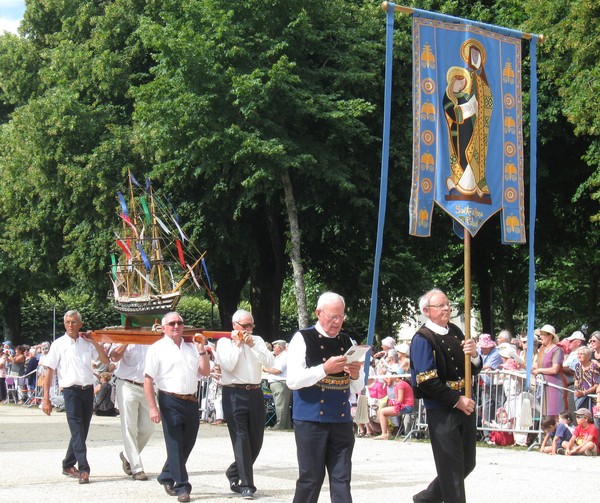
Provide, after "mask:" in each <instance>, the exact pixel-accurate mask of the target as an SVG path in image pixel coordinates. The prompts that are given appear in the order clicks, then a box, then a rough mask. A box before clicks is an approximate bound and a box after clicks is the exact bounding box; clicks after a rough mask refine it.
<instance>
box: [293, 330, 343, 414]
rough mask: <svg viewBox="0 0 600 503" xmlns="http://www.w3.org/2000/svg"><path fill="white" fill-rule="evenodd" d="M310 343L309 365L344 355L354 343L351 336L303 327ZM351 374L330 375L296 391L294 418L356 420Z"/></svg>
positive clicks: (307, 356) (308, 348)
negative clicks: (353, 418)
mask: <svg viewBox="0 0 600 503" xmlns="http://www.w3.org/2000/svg"><path fill="white" fill-rule="evenodd" d="M300 333H301V334H302V337H303V338H304V342H305V344H306V366H307V367H314V366H316V365H320V364H323V363H325V362H326V361H327V360H328V359H329V358H330V357H332V356H340V355H343V354H344V353H345V352H346V351H347V350H348V349H349V348H350V346H352V340H351V339H350V337H349V336H348V335H347V334H345V333H343V332H340V333H339V334H338V335H337V337H324V336H323V335H321V334H320V333H319V332H318V331H317V330H316V329H315V328H314V327H311V328H307V329H304V330H300ZM349 395H350V376H349V375H348V374H346V373H345V372H340V373H339V374H335V375H327V376H325V377H324V378H323V379H321V380H320V381H319V382H318V383H316V384H315V385H313V386H309V387H307V388H302V389H299V390H295V391H294V401H293V418H294V419H297V420H300V421H315V422H320V423H348V422H352V416H351V415H350V402H349V401H348V397H349Z"/></svg>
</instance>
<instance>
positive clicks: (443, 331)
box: [425, 320, 448, 335]
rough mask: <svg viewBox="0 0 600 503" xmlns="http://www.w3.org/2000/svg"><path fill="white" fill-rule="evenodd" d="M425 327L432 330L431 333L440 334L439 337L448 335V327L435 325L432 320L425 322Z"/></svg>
mask: <svg viewBox="0 0 600 503" xmlns="http://www.w3.org/2000/svg"><path fill="white" fill-rule="evenodd" d="M425 326H426V327H427V328H428V329H429V330H431V331H433V332H435V333H436V334H439V335H446V334H447V333H448V327H440V326H439V325H438V324H437V323H434V322H433V321H431V320H427V321H426V322H425Z"/></svg>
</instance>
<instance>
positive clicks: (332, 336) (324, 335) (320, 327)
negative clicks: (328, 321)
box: [315, 321, 339, 339]
mask: <svg viewBox="0 0 600 503" xmlns="http://www.w3.org/2000/svg"><path fill="white" fill-rule="evenodd" d="M315 330H316V331H317V332H319V333H320V334H321V335H322V336H323V337H329V338H330V339H333V338H334V337H337V336H338V335H339V334H336V335H327V334H326V333H325V330H323V327H322V326H321V323H319V322H318V321H317V324H316V325H315Z"/></svg>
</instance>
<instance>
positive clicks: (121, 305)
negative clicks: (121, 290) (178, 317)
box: [113, 292, 181, 316]
mask: <svg viewBox="0 0 600 503" xmlns="http://www.w3.org/2000/svg"><path fill="white" fill-rule="evenodd" d="M179 299H181V293H179V292H175V293H169V294H162V295H161V294H159V295H148V296H139V297H126V296H121V297H119V298H118V299H114V300H113V307H114V308H115V309H116V310H117V311H118V312H119V313H121V314H122V315H124V316H135V315H162V314H165V313H168V312H170V311H174V310H175V308H176V307H177V304H178V303H179Z"/></svg>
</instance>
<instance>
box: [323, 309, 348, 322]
mask: <svg viewBox="0 0 600 503" xmlns="http://www.w3.org/2000/svg"><path fill="white" fill-rule="evenodd" d="M321 312H322V313H323V314H324V315H325V317H326V318H327V319H328V320H329V321H346V319H347V318H348V316H346V315H345V314H327V313H326V312H325V311H321Z"/></svg>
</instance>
